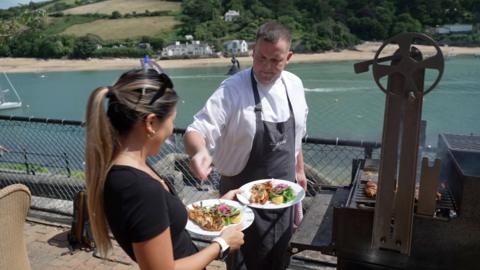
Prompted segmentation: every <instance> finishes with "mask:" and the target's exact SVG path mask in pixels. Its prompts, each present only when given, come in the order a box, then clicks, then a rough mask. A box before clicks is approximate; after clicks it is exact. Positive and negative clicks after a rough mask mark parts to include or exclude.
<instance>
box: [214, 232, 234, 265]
mask: <svg viewBox="0 0 480 270" xmlns="http://www.w3.org/2000/svg"><path fill="white" fill-rule="evenodd" d="M212 242H215V243H217V244H219V245H220V253H219V254H218V259H219V260H222V261H224V260H225V259H226V258H227V256H228V253H230V246H229V245H228V244H227V242H226V241H225V240H224V239H223V238H221V237H216V238H213V240H212Z"/></svg>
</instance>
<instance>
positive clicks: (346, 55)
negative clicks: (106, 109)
mask: <svg viewBox="0 0 480 270" xmlns="http://www.w3.org/2000/svg"><path fill="white" fill-rule="evenodd" d="M380 46H381V43H380V42H364V43H362V44H359V45H357V46H355V49H354V50H349V49H345V50H341V51H338V52H333V51H328V52H324V53H312V54H300V53H298V54H294V55H293V56H292V59H291V61H290V63H322V62H339V61H362V60H370V59H373V58H374V56H375V53H376V51H377V50H378V48H379V47H380ZM418 47H419V48H420V50H421V51H422V52H423V53H424V54H425V55H433V54H435V53H436V51H435V49H434V47H431V46H429V47H424V46H418ZM440 48H441V50H442V53H443V55H444V57H452V56H460V55H475V56H477V55H478V56H480V47H448V46H444V47H440ZM394 49H395V48H391V47H386V48H385V49H384V51H383V53H386V55H389V54H392V53H393V51H394ZM383 53H382V54H383ZM237 59H238V60H239V62H240V64H241V66H242V67H244V66H250V65H251V64H252V57H251V56H245V57H237ZM158 63H159V64H160V65H161V66H162V68H164V69H169V68H196V67H205V66H225V67H228V66H230V65H231V62H230V58H227V57H220V58H200V59H175V60H159V62H158ZM138 66H139V59H137V58H112V59H87V60H77V59H74V60H69V59H48V60H43V59H35V58H0V72H6V73H22V72H25V73H27V72H55V71H95V70H128V69H131V68H135V67H138Z"/></svg>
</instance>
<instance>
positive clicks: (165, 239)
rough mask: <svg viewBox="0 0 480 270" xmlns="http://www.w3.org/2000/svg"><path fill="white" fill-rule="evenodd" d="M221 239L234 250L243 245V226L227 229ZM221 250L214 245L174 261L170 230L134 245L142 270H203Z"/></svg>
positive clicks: (217, 245)
mask: <svg viewBox="0 0 480 270" xmlns="http://www.w3.org/2000/svg"><path fill="white" fill-rule="evenodd" d="M221 237H222V238H223V239H225V241H226V242H227V243H228V245H229V246H230V248H231V249H232V250H237V249H238V248H239V247H240V246H241V245H242V244H243V233H242V232H241V226H240V227H239V226H235V227H231V228H227V229H225V230H224V231H223V232H222V235H221ZM220 250H221V247H220V245H219V244H217V243H212V244H210V245H209V246H208V247H206V248H204V249H202V250H201V251H199V252H197V253H195V254H193V255H191V256H188V257H185V258H182V259H179V260H176V261H174V260H173V248H172V241H171V237H170V228H167V229H166V230H165V231H163V232H162V233H160V234H159V235H157V236H155V237H153V238H151V239H149V240H146V241H143V242H140V243H133V252H134V253H135V257H136V258H137V263H138V265H139V266H140V269H142V270H167V269H168V270H173V269H175V270H183V269H188V270H196V269H199V270H201V269H204V268H205V267H206V266H207V265H208V264H209V263H210V262H212V261H213V260H214V259H216V258H217V257H218V255H219V254H220Z"/></svg>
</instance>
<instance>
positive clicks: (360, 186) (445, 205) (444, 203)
mask: <svg viewBox="0 0 480 270" xmlns="http://www.w3.org/2000/svg"><path fill="white" fill-rule="evenodd" d="M368 180H371V181H374V182H378V173H376V172H365V171H360V177H359V179H358V181H357V182H356V187H355V190H354V194H353V201H354V202H355V204H356V207H358V208H364V209H369V208H371V209H373V208H375V199H374V198H370V197H368V196H367V195H366V194H365V185H366V183H367V181H368ZM439 192H440V194H441V198H440V200H439V201H437V207H436V208H437V212H438V213H449V211H450V210H453V211H455V201H454V199H453V196H452V193H451V192H450V190H449V189H448V187H447V186H442V188H440V189H439Z"/></svg>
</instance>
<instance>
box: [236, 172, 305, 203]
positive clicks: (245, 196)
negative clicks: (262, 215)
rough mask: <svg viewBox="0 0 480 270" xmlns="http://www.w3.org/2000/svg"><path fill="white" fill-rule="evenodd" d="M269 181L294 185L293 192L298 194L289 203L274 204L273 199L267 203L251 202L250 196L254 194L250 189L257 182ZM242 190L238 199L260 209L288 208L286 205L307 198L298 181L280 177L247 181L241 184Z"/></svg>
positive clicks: (274, 184)
mask: <svg viewBox="0 0 480 270" xmlns="http://www.w3.org/2000/svg"><path fill="white" fill-rule="evenodd" d="M267 181H272V184H273V186H276V185H278V184H282V183H283V184H287V185H289V186H290V187H292V189H293V192H294V193H295V194H296V197H295V199H294V200H293V201H289V202H287V203H281V204H274V203H272V202H271V201H267V202H266V203H265V204H261V203H250V201H249V199H250V196H251V195H252V193H251V192H250V189H251V188H252V186H253V185H255V184H260V183H263V182H267ZM240 190H242V191H243V192H241V193H237V199H238V200H239V201H240V202H241V203H243V204H245V205H248V206H250V207H253V208H260V209H280V208H286V207H289V206H292V205H294V204H297V203H298V202H300V201H301V200H303V198H305V190H303V188H302V187H301V186H300V185H298V184H296V183H293V182H290V181H287V180H280V179H261V180H257V181H253V182H250V183H247V184H245V185H243V186H241V187H240Z"/></svg>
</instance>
